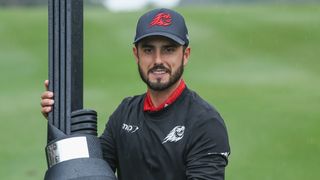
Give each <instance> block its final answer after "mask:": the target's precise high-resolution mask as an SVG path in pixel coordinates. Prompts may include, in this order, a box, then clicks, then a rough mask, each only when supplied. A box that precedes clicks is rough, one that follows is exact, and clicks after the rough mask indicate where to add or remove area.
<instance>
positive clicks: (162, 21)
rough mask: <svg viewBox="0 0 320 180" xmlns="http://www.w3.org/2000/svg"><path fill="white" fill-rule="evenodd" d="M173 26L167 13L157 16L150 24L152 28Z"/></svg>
mask: <svg viewBox="0 0 320 180" xmlns="http://www.w3.org/2000/svg"><path fill="white" fill-rule="evenodd" d="M169 25H171V15H170V14H167V13H159V14H157V15H156V16H155V17H154V18H153V20H152V21H151V23H150V26H169Z"/></svg>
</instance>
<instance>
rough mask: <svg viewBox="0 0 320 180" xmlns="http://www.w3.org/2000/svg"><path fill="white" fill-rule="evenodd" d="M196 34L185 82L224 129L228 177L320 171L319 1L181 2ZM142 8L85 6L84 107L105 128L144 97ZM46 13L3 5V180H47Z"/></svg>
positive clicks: (251, 179)
mask: <svg viewBox="0 0 320 180" xmlns="http://www.w3.org/2000/svg"><path fill="white" fill-rule="evenodd" d="M177 10H178V11H180V12H181V13H182V14H184V15H185V18H186V21H187V24H188V26H189V34H190V39H191V41H190V42H191V48H192V53H191V59H190V61H189V64H188V66H187V67H186V69H185V75H184V79H185V81H186V83H187V85H188V87H190V88H191V89H193V90H195V91H197V92H198V93H199V94H200V95H201V96H202V97H203V98H204V99H206V100H208V101H209V102H210V103H211V104H213V105H214V106H215V107H216V108H217V109H218V110H219V112H220V113H221V114H222V116H223V118H224V119H225V122H226V124H227V127H228V131H229V138H230V145H231V148H232V154H231V156H230V161H229V166H228V167H227V169H226V177H227V178H226V179H228V180H274V179H279V180H300V179H307V180H313V179H318V178H319V177H320V172H319V170H318V169H319V163H320V156H318V153H319V152H320V141H319V137H320V121H319V120H320V118H319V117H320V61H319V57H320V33H319V32H320V4H319V5H313V6H311V5H310V6H306V5H278V6H276V5H272V6H271V5H266V6H262V5H261V6H257V5H255V6H253V5H252V6H244V5H238V6H210V7H181V8H178V9H177ZM141 13H142V12H131V13H111V12H108V11H106V10H105V9H102V8H92V7H90V8H85V20H84V24H85V28H84V41H85V42H84V59H85V64H84V65H85V77H84V86H85V88H84V91H85V93H84V100H85V102H84V104H85V107H86V108H91V109H95V110H96V111H98V114H99V134H100V133H101V132H102V131H103V128H104V125H105V122H106V121H107V119H108V116H109V115H110V114H111V113H112V112H113V110H114V109H115V108H116V107H117V105H118V104H119V103H120V102H121V100H122V99H123V98H124V97H126V96H131V95H136V94H141V93H143V92H144V91H145V85H144V84H143V83H142V81H141V80H140V78H139V75H138V73H137V67H136V64H135V62H134V59H133V56H132V53H131V51H132V50H131V49H132V43H131V42H132V40H133V36H134V32H135V24H136V21H137V19H138V17H139V15H141ZM47 35H48V33H47V9H46V7H44V8H25V9H21V8H9V9H4V8H0V82H1V86H0V133H1V134H0V143H1V146H0V179H5V180H22V179H23V180H29V179H30V180H31V179H32V180H34V179H43V175H44V173H45V171H46V169H47V167H46V158H45V153H44V148H45V145H46V121H45V120H44V118H43V117H42V116H41V113H40V105H39V104H40V94H41V93H42V92H43V90H44V87H43V81H44V80H45V79H46V78H47V67H48V65H47V59H48V51H47V49H48V48H47V43H48V41H47Z"/></svg>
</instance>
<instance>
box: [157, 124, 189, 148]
mask: <svg viewBox="0 0 320 180" xmlns="http://www.w3.org/2000/svg"><path fill="white" fill-rule="evenodd" d="M184 129H185V127H184V126H176V127H174V128H173V129H172V130H171V131H170V133H169V134H168V135H167V137H166V138H164V140H163V142H162V144H164V143H166V142H168V141H169V142H177V141H179V140H180V139H182V138H183V135H184Z"/></svg>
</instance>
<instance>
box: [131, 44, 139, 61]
mask: <svg viewBox="0 0 320 180" xmlns="http://www.w3.org/2000/svg"><path fill="white" fill-rule="evenodd" d="M132 52H133V55H134V59H135V60H136V63H137V64H138V61H139V55H138V48H137V47H136V46H133V48H132Z"/></svg>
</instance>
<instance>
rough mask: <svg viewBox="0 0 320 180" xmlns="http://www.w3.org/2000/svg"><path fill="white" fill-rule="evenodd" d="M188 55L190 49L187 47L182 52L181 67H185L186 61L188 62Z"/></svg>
mask: <svg viewBox="0 0 320 180" xmlns="http://www.w3.org/2000/svg"><path fill="white" fill-rule="evenodd" d="M190 53H191V48H190V47H189V46H188V47H187V48H186V49H185V51H184V52H183V59H184V61H183V65H184V66H185V65H187V64H188V61H189V57H190Z"/></svg>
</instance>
